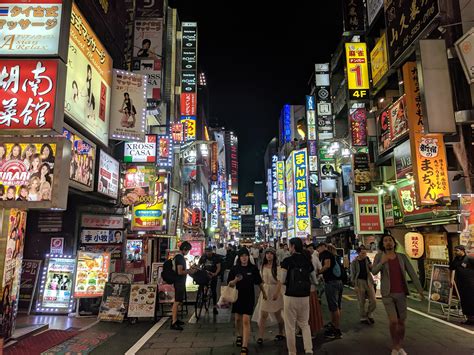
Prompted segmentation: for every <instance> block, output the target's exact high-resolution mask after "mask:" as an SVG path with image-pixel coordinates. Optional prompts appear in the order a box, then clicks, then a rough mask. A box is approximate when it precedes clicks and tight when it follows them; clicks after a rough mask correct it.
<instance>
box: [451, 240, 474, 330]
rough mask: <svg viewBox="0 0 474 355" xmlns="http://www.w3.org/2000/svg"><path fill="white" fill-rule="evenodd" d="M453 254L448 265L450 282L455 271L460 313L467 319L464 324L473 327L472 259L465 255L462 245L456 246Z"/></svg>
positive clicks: (473, 279) (473, 259)
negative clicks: (454, 255)
mask: <svg viewBox="0 0 474 355" xmlns="http://www.w3.org/2000/svg"><path fill="white" fill-rule="evenodd" d="M454 252H455V254H456V257H455V258H454V259H453V261H451V263H450V264H449V270H451V278H450V280H452V272H453V271H455V272H456V273H455V274H454V276H455V278H456V286H457V288H458V291H459V297H460V299H461V307H462V313H463V314H464V315H465V316H466V317H467V321H466V322H465V323H464V324H467V325H474V258H472V257H469V256H468V255H467V254H466V248H465V247H464V246H463V245H458V246H456V247H455V248H454ZM450 286H451V287H452V286H453V285H452V284H451V285H450Z"/></svg>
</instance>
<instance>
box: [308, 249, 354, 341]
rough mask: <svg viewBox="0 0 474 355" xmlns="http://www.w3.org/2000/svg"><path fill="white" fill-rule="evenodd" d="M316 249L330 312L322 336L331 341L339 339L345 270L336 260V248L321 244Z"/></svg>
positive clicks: (340, 335)
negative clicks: (326, 326)
mask: <svg viewBox="0 0 474 355" xmlns="http://www.w3.org/2000/svg"><path fill="white" fill-rule="evenodd" d="M328 247H329V248H330V249H329V248H328ZM316 249H317V250H318V253H319V260H320V261H321V264H322V265H323V267H322V268H321V269H320V270H319V274H322V275H323V278H324V291H325V293H326V299H327V302H328V308H329V312H331V324H330V326H329V327H328V328H327V330H326V331H325V332H324V336H325V337H326V338H331V339H335V338H341V337H342V332H341V327H340V323H341V304H342V291H343V289H344V285H343V279H344V274H345V270H344V267H343V266H342V265H341V264H340V263H339V261H338V260H337V254H336V248H334V246H332V245H330V246H328V244H326V243H324V242H322V243H319V244H318V247H317V248H316ZM330 250H332V252H331V251H330ZM346 277H347V274H346Z"/></svg>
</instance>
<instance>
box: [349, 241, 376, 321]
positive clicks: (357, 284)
mask: <svg viewBox="0 0 474 355" xmlns="http://www.w3.org/2000/svg"><path fill="white" fill-rule="evenodd" d="M356 251H357V258H355V259H354V260H353V261H352V263H351V281H352V283H353V284H354V291H355V292H356V293H357V298H358V299H359V311H360V322H361V323H366V324H373V323H375V320H374V318H373V316H372V314H373V312H374V311H375V307H376V302H375V290H374V279H373V277H372V273H371V272H370V270H371V269H372V262H371V261H370V259H369V258H368V257H367V250H366V249H365V246H363V245H361V246H359V247H357V249H356ZM366 297H367V298H368V299H369V307H368V309H367V310H366V309H365V299H366Z"/></svg>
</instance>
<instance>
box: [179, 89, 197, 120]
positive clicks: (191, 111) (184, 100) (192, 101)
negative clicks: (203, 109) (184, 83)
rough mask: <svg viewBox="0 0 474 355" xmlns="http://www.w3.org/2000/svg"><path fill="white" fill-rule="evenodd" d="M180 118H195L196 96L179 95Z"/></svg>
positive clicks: (189, 94) (193, 94)
mask: <svg viewBox="0 0 474 355" xmlns="http://www.w3.org/2000/svg"><path fill="white" fill-rule="evenodd" d="M181 116H196V94H195V93H184V94H181Z"/></svg>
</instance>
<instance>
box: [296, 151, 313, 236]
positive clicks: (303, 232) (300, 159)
mask: <svg viewBox="0 0 474 355" xmlns="http://www.w3.org/2000/svg"><path fill="white" fill-rule="evenodd" d="M292 156H293V159H292V160H293V169H294V171H293V176H294V199H295V232H296V236H297V237H299V238H306V236H307V235H308V234H311V218H310V207H309V185H308V156H307V153H306V149H302V150H297V151H294V152H292Z"/></svg>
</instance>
